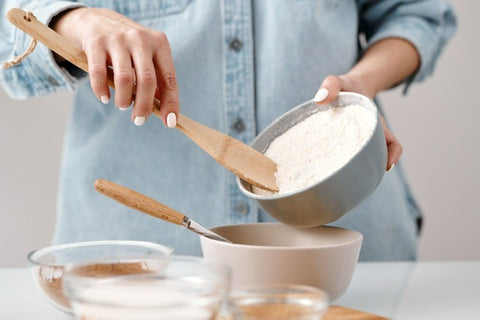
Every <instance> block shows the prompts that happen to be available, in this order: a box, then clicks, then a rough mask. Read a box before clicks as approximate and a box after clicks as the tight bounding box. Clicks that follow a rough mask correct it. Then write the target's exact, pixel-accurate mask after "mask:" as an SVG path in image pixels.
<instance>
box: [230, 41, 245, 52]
mask: <svg viewBox="0 0 480 320" xmlns="http://www.w3.org/2000/svg"><path fill="white" fill-rule="evenodd" d="M242 48H243V43H242V41H240V40H238V39H237V38H235V39H233V40H232V41H231V42H230V49H232V50H233V51H236V52H238V51H240V50H242Z"/></svg>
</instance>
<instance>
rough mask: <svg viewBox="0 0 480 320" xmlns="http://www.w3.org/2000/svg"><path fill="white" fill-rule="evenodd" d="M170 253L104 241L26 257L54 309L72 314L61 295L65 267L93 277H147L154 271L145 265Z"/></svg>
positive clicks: (147, 245) (159, 248)
mask: <svg viewBox="0 0 480 320" xmlns="http://www.w3.org/2000/svg"><path fill="white" fill-rule="evenodd" d="M172 251H173V249H171V248H169V247H167V246H164V245H161V244H157V243H152V242H144V241H126V240H106V241H89V242H76V243H68V244H60V245H55V246H49V247H45V248H42V249H38V250H35V251H32V252H31V253H30V254H28V260H29V266H30V270H31V272H32V275H33V279H34V281H35V283H36V284H37V286H38V287H39V288H40V290H41V291H42V293H43V294H44V295H45V297H46V298H47V300H48V301H49V302H50V303H51V304H52V305H53V306H55V307H56V308H57V309H59V310H61V311H63V312H66V313H70V314H71V313H72V309H71V305H70V301H69V299H68V298H67V297H66V296H65V294H64V292H63V276H64V272H65V268H66V267H67V266H69V265H82V266H83V267H84V269H83V270H84V272H86V273H88V274H92V275H97V276H108V275H119V274H120V275H125V274H139V273H149V272H153V271H155V268H156V267H157V266H156V265H155V264H154V263H151V262H149V261H151V260H154V259H156V258H159V257H165V256H168V255H170V254H171V253H172Z"/></svg>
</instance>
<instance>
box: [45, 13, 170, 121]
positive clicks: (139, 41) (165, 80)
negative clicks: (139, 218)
mask: <svg viewBox="0 0 480 320" xmlns="http://www.w3.org/2000/svg"><path fill="white" fill-rule="evenodd" d="M52 27H53V28H54V29H55V30H56V31H57V32H58V33H60V34H61V35H63V36H65V37H66V38H68V39H70V40H72V41H74V42H75V43H76V44H77V45H78V46H79V47H80V48H82V50H83V51H85V54H86V55H87V58H88V69H89V74H90V81H91V85H92V89H93V92H94V93H95V95H96V96H97V98H98V99H99V100H100V101H102V102H103V103H105V104H106V103H108V101H109V99H110V90H109V88H108V84H107V68H108V67H109V66H112V68H113V72H114V82H115V105H116V106H117V107H118V108H119V109H121V110H127V108H128V107H129V106H130V105H131V104H132V102H133V101H132V94H133V86H134V83H135V84H136V86H137V89H136V90H137V91H136V95H135V101H134V105H133V110H132V116H131V117H132V121H133V122H134V123H135V124H136V125H137V126H140V125H142V124H143V123H145V120H146V119H147V118H148V117H149V116H150V114H151V113H152V111H153V108H154V106H153V100H154V98H155V97H157V98H158V99H160V102H161V109H160V113H161V116H162V119H163V121H164V123H165V125H167V126H168V127H170V128H173V127H175V125H176V119H177V115H178V112H179V99H178V87H177V80H176V76H175V67H174V65H173V59H172V54H171V50H170V45H169V42H168V39H167V37H166V35H165V34H164V33H163V32H159V31H155V30H151V29H148V28H146V27H144V26H142V25H140V24H138V23H136V22H135V21H133V20H131V19H129V18H127V17H125V16H122V15H121V14H119V13H117V12H114V11H111V10H108V9H98V8H78V9H73V10H71V11H68V12H66V13H65V14H63V15H62V16H61V17H59V18H58V20H57V21H56V22H55V23H54V25H53V26H52Z"/></svg>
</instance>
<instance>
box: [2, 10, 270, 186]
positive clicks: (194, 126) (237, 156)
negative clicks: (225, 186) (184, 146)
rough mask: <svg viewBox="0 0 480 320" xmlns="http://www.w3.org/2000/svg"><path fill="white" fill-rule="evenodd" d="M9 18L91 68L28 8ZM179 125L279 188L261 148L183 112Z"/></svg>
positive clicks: (225, 161) (254, 177)
mask: <svg viewBox="0 0 480 320" xmlns="http://www.w3.org/2000/svg"><path fill="white" fill-rule="evenodd" d="M7 19H8V20H9V21H10V22H11V23H12V24H13V25H15V26H16V27H17V28H19V29H20V30H22V31H23V32H25V33H27V34H28V35H30V36H31V37H32V38H34V39H35V40H37V41H39V42H41V43H43V44H44V45H45V46H47V47H48V48H49V49H50V50H52V51H54V52H56V53H57V54H58V55H60V56H62V57H63V58H65V59H66V60H68V61H69V62H71V63H73V64H74V65H75V66H77V67H79V68H80V69H82V70H84V71H85V72H88V62H87V56H86V55H85V53H84V52H83V51H82V50H81V49H79V48H77V47H76V46H75V45H74V44H73V43H72V42H71V41H70V40H68V39H66V38H65V37H63V36H61V35H60V34H58V33H57V32H55V31H54V30H52V29H50V28H49V27H48V26H46V25H45V24H43V23H41V22H40V21H38V20H37V19H36V18H35V17H34V16H33V15H32V14H29V15H28V16H27V13H26V12H25V11H23V10H21V9H18V8H14V9H11V10H10V11H9V12H8V13H7ZM108 83H109V85H110V86H111V87H112V88H114V82H113V73H112V72H111V71H109V74H108ZM134 92H135V89H134ZM154 105H155V111H154V114H155V115H157V116H159V117H160V101H159V100H158V99H155V101H154ZM177 129H179V130H180V131H181V132H183V133H184V134H185V135H187V136H188V137H189V138H190V139H192V140H193V141H194V142H195V143H196V144H197V145H198V146H199V147H200V148H202V149H203V150H204V151H205V152H207V153H208V154H209V155H210V156H212V157H213V158H214V159H215V160H216V161H217V162H218V163H220V164H221V165H223V166H224V167H226V168H227V169H228V170H230V171H232V172H233V173H234V174H235V175H236V176H238V177H240V178H241V179H243V180H245V181H247V182H249V183H251V184H253V185H255V186H257V187H259V188H262V189H266V190H270V191H278V187H277V184H276V180H275V176H274V173H275V172H276V171H277V165H276V164H275V162H273V161H272V160H271V159H269V158H267V157H266V156H265V155H263V154H262V153H261V152H258V151H257V150H255V149H253V148H252V147H250V146H248V145H246V144H244V143H242V142H240V141H238V140H236V139H234V138H232V137H230V136H228V135H226V134H224V133H221V132H219V131H216V130H214V129H212V128H209V127H207V126H205V125H202V124H200V123H198V122H196V121H194V120H192V119H189V118H187V117H186V116H184V115H179V116H178V121H177Z"/></svg>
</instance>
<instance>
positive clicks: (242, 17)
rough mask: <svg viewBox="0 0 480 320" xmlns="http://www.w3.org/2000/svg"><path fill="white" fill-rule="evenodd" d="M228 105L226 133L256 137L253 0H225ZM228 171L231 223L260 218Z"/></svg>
mask: <svg viewBox="0 0 480 320" xmlns="http://www.w3.org/2000/svg"><path fill="white" fill-rule="evenodd" d="M223 4H224V6H223V7H224V10H225V12H224V37H225V38H224V41H225V42H224V44H225V45H224V54H225V65H224V68H225V106H226V121H227V123H226V124H227V133H228V134H229V135H230V136H232V137H234V138H236V139H238V140H240V141H243V142H245V143H248V142H250V141H251V140H253V138H254V137H255V130H256V129H255V106H254V99H255V93H254V90H255V84H254V75H253V72H254V65H253V61H254V59H253V35H252V14H251V7H250V6H251V3H250V2H249V1H243V0H224V3H223ZM235 178H236V177H235V176H233V175H232V174H229V175H228V181H227V182H226V183H227V184H228V188H227V190H228V195H227V199H228V200H227V207H228V216H227V220H228V222H229V223H232V224H234V223H249V222H255V221H257V213H258V210H257V207H256V206H254V205H251V204H249V200H248V199H247V198H246V197H245V196H244V195H243V194H242V193H241V192H240V190H239V189H238V186H237V184H236V181H235Z"/></svg>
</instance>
